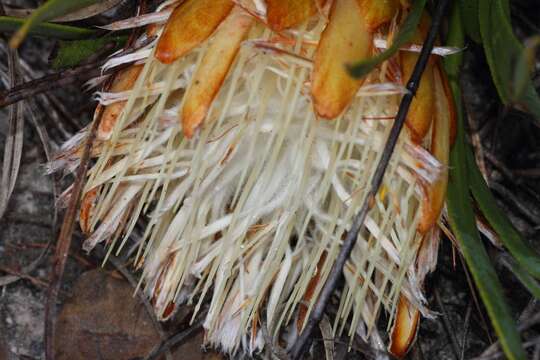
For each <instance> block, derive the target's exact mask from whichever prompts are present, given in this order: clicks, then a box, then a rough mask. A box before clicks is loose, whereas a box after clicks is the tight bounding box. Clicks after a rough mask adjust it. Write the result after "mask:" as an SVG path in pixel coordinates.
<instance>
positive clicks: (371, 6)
mask: <svg viewBox="0 0 540 360" xmlns="http://www.w3.org/2000/svg"><path fill="white" fill-rule="evenodd" d="M357 1H358V5H359V6H360V11H361V12H362V15H363V16H364V21H365V22H366V24H367V26H368V29H369V30H370V31H375V30H377V28H378V27H379V26H381V25H383V24H385V23H387V22H389V21H390V20H392V18H393V17H394V16H395V15H396V13H397V11H398V9H399V1H398V0H357Z"/></svg>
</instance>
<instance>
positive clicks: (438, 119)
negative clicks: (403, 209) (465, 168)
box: [418, 69, 453, 233]
mask: <svg viewBox="0 0 540 360" xmlns="http://www.w3.org/2000/svg"><path fill="white" fill-rule="evenodd" d="M434 80H435V82H434V90H435V94H434V95H435V115H434V121H433V127H432V130H431V153H432V155H433V156H434V157H435V158H436V159H437V160H438V161H439V162H440V163H441V165H442V166H443V167H444V172H443V173H442V174H441V176H440V177H439V179H438V180H437V181H435V182H434V183H433V184H430V185H429V186H428V188H427V190H426V194H425V196H424V197H423V201H422V212H421V214H422V215H421V218H420V223H419V224H418V231H420V232H421V233H426V232H427V231H428V230H429V229H430V228H431V227H432V226H434V225H435V224H436V223H437V220H438V219H439V216H440V214H441V210H442V208H443V206H444V200H445V198H446V187H447V185H448V171H447V170H446V168H447V167H448V162H449V157H450V125H451V122H452V121H451V117H452V112H453V106H452V103H450V102H449V100H448V98H447V96H446V93H445V91H444V85H443V81H442V78H441V75H440V72H439V70H438V69H435V74H434Z"/></svg>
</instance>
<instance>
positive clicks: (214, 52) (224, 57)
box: [182, 7, 253, 137]
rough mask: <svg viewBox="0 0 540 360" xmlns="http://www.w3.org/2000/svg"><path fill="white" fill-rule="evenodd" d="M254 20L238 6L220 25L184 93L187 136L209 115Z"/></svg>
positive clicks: (183, 125) (184, 125) (184, 120)
mask: <svg viewBox="0 0 540 360" xmlns="http://www.w3.org/2000/svg"><path fill="white" fill-rule="evenodd" d="M252 24H253V18H251V17H250V16H248V15H247V14H246V13H245V12H244V11H243V10H242V9H240V8H238V7H236V8H235V9H234V10H233V11H232V12H231V14H230V15H229V16H228V17H227V19H225V21H224V22H223V23H222V24H221V25H220V27H219V28H218V29H217V31H216V34H215V36H214V38H213V39H212V42H211V43H210V45H209V46H208V49H207V50H206V53H205V54H204V57H203V59H202V61H201V64H200V65H199V67H198V68H197V71H196V72H195V75H194V76H193V80H192V82H191V87H190V88H189V89H188V91H187V93H186V95H185V103H184V107H183V108H182V127H183V131H184V135H185V136H187V137H192V136H193V133H194V131H195V129H196V128H197V127H198V126H199V125H200V124H201V122H202V121H203V120H204V118H205V117H206V114H207V113H208V109H209V108H210V105H211V104H212V101H213V100H214V98H215V97H216V95H217V93H218V91H219V89H220V87H221V84H222V83H223V81H224V80H225V77H226V76H227V73H228V72H229V69H230V67H231V64H232V63H233V60H234V58H235V56H236V53H237V52H238V49H239V48H240V44H241V42H242V40H243V39H244V38H245V36H246V35H247V33H248V31H249V29H250V28H251V25H252Z"/></svg>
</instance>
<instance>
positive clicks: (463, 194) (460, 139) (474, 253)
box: [445, 6, 526, 360]
mask: <svg viewBox="0 0 540 360" xmlns="http://www.w3.org/2000/svg"><path fill="white" fill-rule="evenodd" d="M463 41H464V33H463V26H462V24H461V15H460V10H459V9H458V8H457V6H454V9H453V12H452V18H451V24H450V29H449V39H448V44H447V45H448V46H458V47H463ZM445 65H446V69H447V71H448V73H449V74H450V84H451V88H452V92H453V95H454V101H455V104H456V110H457V115H458V132H457V138H456V143H455V144H454V147H453V148H452V151H451V154H450V169H451V170H450V178H449V183H448V196H447V207H448V216H449V220H450V225H451V227H452V230H453V232H454V234H455V235H456V239H457V241H458V243H459V246H460V250H461V252H462V254H463V257H464V258H465V261H466V263H467V266H468V267H469V269H470V271H471V274H472V276H473V279H474V282H475V284H476V286H477V288H478V291H479V293H480V297H481V298H482V301H483V302H484V305H485V306H486V309H487V312H488V315H489V318H490V319H491V322H492V324H493V327H494V328H495V331H496V333H497V335H498V337H499V340H500V342H501V346H502V348H503V351H504V353H505V354H506V356H507V358H508V359H510V360H525V358H526V357H525V352H524V350H523V347H522V346H521V339H520V337H519V333H518V331H517V328H516V323H515V321H514V319H513V318H512V315H511V313H510V310H509V308H508V305H507V303H506V301H505V299H504V294H503V289H502V286H501V283H500V282H499V279H498V277H497V274H496V272H495V269H494V268H493V265H492V264H491V262H490V259H489V256H488V254H487V251H486V248H485V247H484V244H483V243H482V240H481V239H480V235H479V234H478V230H477V228H476V223H475V217H474V211H473V207H472V204H471V197H470V196H469V176H468V172H467V154H466V145H465V129H464V125H463V109H462V104H461V91H460V88H459V83H458V82H457V79H458V74H459V68H460V58H457V57H452V58H448V59H447V61H446V63H445Z"/></svg>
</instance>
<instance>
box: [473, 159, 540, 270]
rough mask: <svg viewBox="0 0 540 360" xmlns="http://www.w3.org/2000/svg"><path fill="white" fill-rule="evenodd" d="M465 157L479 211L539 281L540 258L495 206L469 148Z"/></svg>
mask: <svg viewBox="0 0 540 360" xmlns="http://www.w3.org/2000/svg"><path fill="white" fill-rule="evenodd" d="M466 156H467V167H468V174H469V181H470V188H471V192H472V195H473V196H474V199H475V200H476V202H477V203H478V206H479V208H480V210H481V211H482V213H483V214H484V216H485V217H486V219H487V221H488V222H489V223H490V224H491V226H492V227H493V229H494V230H495V232H496V233H497V234H498V235H499V237H500V239H501V242H502V243H503V244H504V246H505V247H506V248H507V249H508V251H510V253H511V254H512V256H514V257H515V259H516V260H517V261H518V263H519V264H520V265H521V266H522V267H523V268H525V269H526V270H527V271H529V272H530V273H531V275H533V276H534V277H535V278H537V279H540V257H539V256H538V254H537V253H536V252H535V251H534V249H532V248H531V247H530V246H528V245H527V243H526V242H525V241H524V240H523V238H522V237H521V235H520V234H519V232H518V231H517V230H516V229H515V228H514V226H512V223H511V222H510V220H508V218H507V217H506V215H505V214H504V212H503V211H502V210H501V209H500V208H499V207H498V206H497V202H496V201H495V198H494V197H493V194H492V193H491V191H490V190H489V188H488V186H487V184H486V182H485V181H484V178H483V177H482V174H481V173H480V170H479V169H478V166H477V165H476V162H475V161H474V157H473V154H472V151H471V149H470V148H467V149H466Z"/></svg>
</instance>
